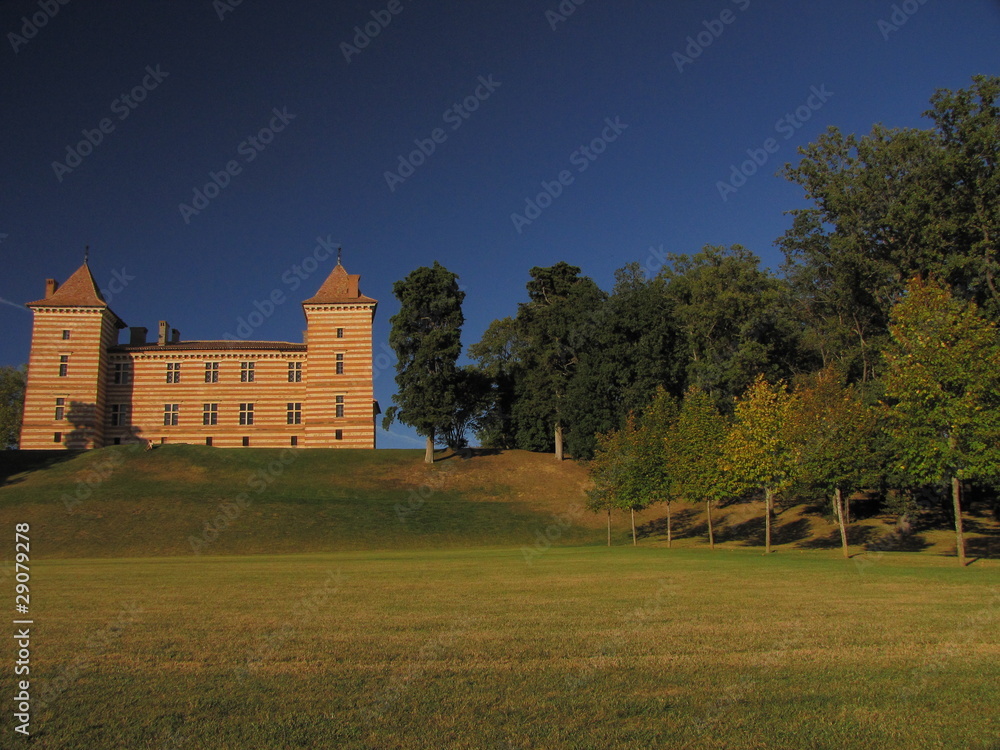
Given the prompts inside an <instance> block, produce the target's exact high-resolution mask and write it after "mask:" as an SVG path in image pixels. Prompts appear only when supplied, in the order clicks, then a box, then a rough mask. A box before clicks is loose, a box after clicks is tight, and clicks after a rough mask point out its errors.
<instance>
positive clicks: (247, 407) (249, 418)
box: [240, 404, 253, 424]
mask: <svg viewBox="0 0 1000 750" xmlns="http://www.w3.org/2000/svg"><path fill="white" fill-rule="evenodd" d="M240 424H253V404H240Z"/></svg>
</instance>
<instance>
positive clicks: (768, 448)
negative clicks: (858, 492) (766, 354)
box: [722, 375, 795, 554]
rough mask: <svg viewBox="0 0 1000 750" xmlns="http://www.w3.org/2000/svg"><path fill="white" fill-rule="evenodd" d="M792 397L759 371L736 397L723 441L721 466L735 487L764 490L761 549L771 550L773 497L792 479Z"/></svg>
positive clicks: (783, 387) (784, 488)
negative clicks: (745, 389) (748, 386)
mask: <svg viewBox="0 0 1000 750" xmlns="http://www.w3.org/2000/svg"><path fill="white" fill-rule="evenodd" d="M791 406H792V398H791V396H790V394H789V393H788V389H787V388H786V387H785V384H784V383H783V382H779V383H778V384H777V385H774V386H772V385H771V384H770V383H768V382H767V380H766V379H765V378H764V377H763V376H762V375H759V376H757V378H756V379H755V380H754V382H753V384H752V385H751V386H750V388H748V389H747V391H746V393H744V394H743V395H742V396H741V397H740V398H738V399H737V400H736V406H735V410H734V420H733V425H732V427H731V428H730V430H729V433H728V434H727V435H726V440H725V443H724V445H723V451H722V452H723V456H724V461H725V466H726V468H727V470H728V472H729V475H730V477H731V481H732V482H733V483H734V485H735V487H737V488H740V489H760V490H763V492H764V501H765V513H764V529H765V531H764V534H765V536H764V539H765V542H764V545H765V547H764V553H765V554H770V552H771V516H772V514H773V510H774V498H775V496H776V495H778V494H780V493H781V492H783V491H784V490H786V489H787V488H788V487H789V486H790V484H791V480H792V472H793V469H794V462H795V454H794V451H793V450H792V445H791V443H790V442H789V441H788V439H787V427H786V425H787V422H788V417H789V413H790V409H791Z"/></svg>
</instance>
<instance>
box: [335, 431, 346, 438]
mask: <svg viewBox="0 0 1000 750" xmlns="http://www.w3.org/2000/svg"><path fill="white" fill-rule="evenodd" d="M333 439H334V440H343V439H344V431H343V430H334V433H333Z"/></svg>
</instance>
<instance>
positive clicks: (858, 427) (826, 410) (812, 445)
mask: <svg viewBox="0 0 1000 750" xmlns="http://www.w3.org/2000/svg"><path fill="white" fill-rule="evenodd" d="M786 427H787V433H786V434H787V439H788V441H789V442H790V443H791V445H792V450H793V451H794V455H795V465H796V468H795V483H796V486H797V488H798V489H799V490H800V491H803V490H804V491H807V492H810V491H811V492H819V493H822V495H823V496H824V497H826V498H829V499H831V501H832V503H833V508H834V514H835V515H836V518H837V525H838V526H839V528H840V541H841V546H842V547H843V551H844V557H850V553H849V552H848V546H847V513H846V510H845V507H844V497H845V495H849V494H850V493H851V492H853V491H855V490H858V489H861V488H862V487H866V486H867V487H871V486H874V484H876V483H877V481H878V479H877V475H878V472H879V466H880V464H881V463H882V461H881V460H880V456H879V454H878V451H877V450H876V437H877V430H878V423H877V414H876V412H875V410H874V409H871V408H869V407H868V406H866V405H865V403H864V400H863V399H862V394H861V392H860V391H859V390H858V389H857V388H856V387H852V386H848V385H846V384H845V383H844V382H843V378H842V376H840V375H839V374H838V373H837V372H836V371H835V370H834V369H833V368H832V367H827V368H826V369H824V370H822V371H821V372H819V373H816V374H814V375H812V376H811V377H809V378H807V379H806V380H805V381H804V382H803V383H802V384H800V386H799V387H798V388H796V390H795V399H794V401H793V403H792V409H791V411H790V413H789V415H788V420H787V422H786Z"/></svg>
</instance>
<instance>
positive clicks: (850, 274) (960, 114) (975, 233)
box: [779, 76, 1000, 380]
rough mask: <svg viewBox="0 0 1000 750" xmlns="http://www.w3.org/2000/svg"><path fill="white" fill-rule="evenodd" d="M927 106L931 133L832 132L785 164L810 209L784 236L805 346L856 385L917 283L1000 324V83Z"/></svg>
mask: <svg viewBox="0 0 1000 750" xmlns="http://www.w3.org/2000/svg"><path fill="white" fill-rule="evenodd" d="M931 105H932V108H931V109H930V110H928V111H927V112H925V113H924V114H925V116H927V117H928V118H930V119H931V120H932V121H933V123H934V127H933V128H930V129H927V130H918V129H914V128H907V129H898V130H893V129H888V128H885V127H883V126H881V125H875V126H874V127H873V128H872V130H871V132H870V133H869V134H868V135H865V136H862V137H860V138H859V137H857V136H855V135H844V134H842V133H841V132H840V131H839V130H838V129H836V128H830V129H828V130H827V132H826V133H824V134H823V135H821V136H820V137H819V138H818V139H817V140H816V141H815V142H814V143H811V144H809V145H808V146H806V147H805V148H802V149H800V153H801V154H802V159H801V160H800V161H799V163H798V164H797V165H795V166H794V167H793V166H792V165H790V164H786V165H785V170H784V174H785V177H787V178H788V179H789V180H790V181H792V182H794V183H796V184H798V185H800V186H801V187H802V188H803V190H804V191H805V194H806V197H807V198H808V199H809V200H811V201H812V203H813V207H811V208H807V209H804V210H799V211H793V212H792V214H793V216H794V221H793V225H792V228H791V229H790V230H788V231H787V232H786V233H785V234H784V236H783V237H782V238H781V239H780V240H779V244H780V245H781V247H782V250H783V251H784V253H785V257H786V265H785V275H786V278H788V279H789V281H790V283H791V285H792V287H793V289H794V290H795V299H796V310H797V312H798V314H799V316H800V319H801V320H802V321H803V322H804V323H805V324H806V326H807V335H806V340H807V341H808V342H809V344H810V345H811V347H812V348H813V349H814V350H815V351H817V352H818V354H819V355H820V356H821V357H822V359H823V363H824V365H827V364H836V365H837V366H838V368H839V369H841V370H842V371H844V372H846V373H848V375H849V376H850V377H851V378H852V379H860V380H870V379H871V378H873V377H874V376H875V372H876V367H877V365H878V359H879V352H880V351H881V349H882V348H883V346H884V345H885V343H886V342H887V340H888V323H889V313H890V310H891V308H892V306H893V304H894V303H895V301H896V299H897V298H898V297H899V295H900V294H902V292H903V289H904V287H905V286H906V283H907V281H908V280H909V279H911V278H913V277H914V276H916V275H922V276H925V277H926V276H928V275H933V276H935V277H936V278H940V279H942V280H943V281H946V282H948V283H950V284H951V285H952V287H953V290H954V292H955V294H956V295H957V296H959V297H961V298H962V299H966V300H972V301H975V302H976V303H977V304H979V305H980V307H981V308H982V309H983V310H984V311H986V312H987V313H988V314H989V315H990V316H991V317H992V319H993V320H995V321H1000V293H998V289H997V283H998V282H997V275H998V274H1000V257H998V242H1000V177H998V173H997V165H998V163H1000V129H998V127H997V122H998V121H1000V78H997V77H987V76H976V77H974V78H973V84H972V86H971V87H970V88H968V89H962V90H959V91H957V92H952V91H949V90H940V91H938V92H937V93H936V94H935V95H934V96H933V97H932V99H931Z"/></svg>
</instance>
